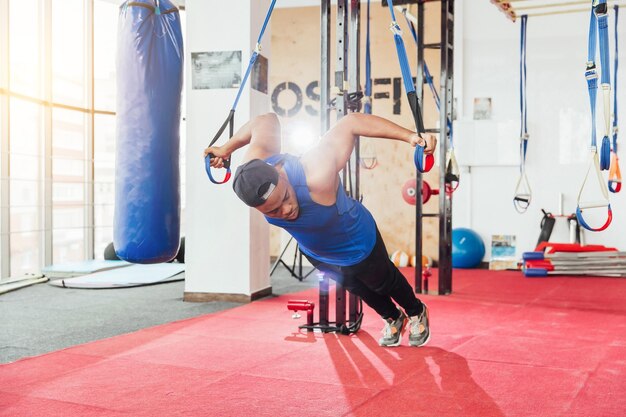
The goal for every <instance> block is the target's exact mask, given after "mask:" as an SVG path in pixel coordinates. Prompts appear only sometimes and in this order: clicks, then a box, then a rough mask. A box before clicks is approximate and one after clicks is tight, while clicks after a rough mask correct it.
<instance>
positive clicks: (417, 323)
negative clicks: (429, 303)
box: [409, 304, 430, 346]
mask: <svg viewBox="0 0 626 417" xmlns="http://www.w3.org/2000/svg"><path fill="white" fill-rule="evenodd" d="M423 305H424V311H422V314H420V315H419V316H413V317H409V346H424V345H425V344H426V343H428V341H429V340H430V327H429V323H428V307H426V304H423Z"/></svg>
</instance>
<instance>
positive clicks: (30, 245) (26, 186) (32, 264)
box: [9, 98, 43, 276]
mask: <svg viewBox="0 0 626 417" xmlns="http://www.w3.org/2000/svg"><path fill="white" fill-rule="evenodd" d="M41 120H42V107H41V106H40V105H38V104H35V103H30V102H27V101H24V100H20V99H17V98H11V100H10V124H9V129H10V130H9V137H10V150H11V153H10V155H9V178H10V180H9V201H10V206H9V219H10V223H9V230H10V235H9V242H10V253H9V257H10V259H11V264H10V271H9V273H10V275H11V276H20V275H24V274H27V273H32V272H36V271H37V270H38V269H39V268H40V265H41V262H42V239H43V234H42V232H43V222H42V219H43V204H42V203H43V183H42V181H41V178H42V177H43V174H42V170H43V158H42V157H41V154H42V147H43V133H42V129H41V125H42V123H41Z"/></svg>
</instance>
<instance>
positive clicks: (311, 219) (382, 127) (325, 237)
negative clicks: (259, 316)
mask: <svg viewBox="0 0 626 417" xmlns="http://www.w3.org/2000/svg"><path fill="white" fill-rule="evenodd" d="M360 136H364V137H372V138H383V139H390V140H398V141H403V142H406V143H408V144H410V145H411V146H416V145H417V144H420V145H422V146H425V153H427V154H431V153H432V152H433V151H434V150H435V147H436V145H437V141H436V139H435V137H434V136H433V135H427V134H423V135H421V136H420V135H418V134H416V133H414V132H412V131H410V130H408V129H405V128H403V127H401V126H399V125H397V124H395V123H393V122H391V121H389V120H387V119H383V118H381V117H378V116H373V115H367V114H361V113H352V114H349V115H347V116H345V117H343V118H342V119H341V120H340V121H339V122H337V124H336V125H335V126H334V127H333V128H332V129H330V130H329V131H328V132H327V133H326V135H324V137H323V138H322V139H321V140H320V142H319V144H318V145H317V146H315V147H314V148H313V149H311V150H309V151H308V152H306V153H305V154H304V155H302V156H301V157H299V158H298V157H295V156H292V155H288V154H281V131H280V123H279V121H278V117H277V116H276V115H275V114H266V115H263V116H259V117H256V118H254V119H253V120H251V121H249V122H248V123H246V124H245V125H244V126H242V127H241V129H239V131H238V132H237V133H236V134H235V135H233V137H232V138H230V140H229V141H228V142H227V143H226V144H224V146H221V147H210V148H207V149H206V150H205V156H206V155H208V154H209V153H211V154H213V155H214V157H213V158H211V166H212V167H214V168H222V167H223V166H224V160H225V159H229V158H230V155H231V154H232V153H233V152H234V151H236V150H237V149H239V148H242V147H244V146H246V145H250V146H249V147H248V149H247V152H246V155H245V157H244V163H243V164H242V165H241V166H239V167H238V168H237V171H236V173H235V177H234V180H233V189H234V190H235V193H236V194H237V196H238V197H239V198H240V199H241V200H242V201H243V202H244V203H246V204H247V205H248V206H250V207H254V208H256V209H257V210H259V211H260V212H261V213H263V214H264V215H265V218H266V219H267V221H268V222H269V223H270V224H273V225H276V226H279V227H282V228H283V229H285V230H287V231H288V232H289V233H290V234H291V235H292V236H293V237H294V238H295V239H296V241H297V242H298V244H299V246H300V250H301V251H302V253H303V254H304V255H305V256H306V257H307V259H309V261H310V262H311V263H312V264H313V265H314V266H315V267H316V268H317V269H319V270H320V271H322V272H324V273H325V274H328V275H329V276H330V277H331V278H332V279H334V280H336V281H338V282H341V283H342V284H343V286H344V288H346V289H347V290H348V291H350V292H351V293H353V294H355V295H357V296H359V297H361V299H362V300H363V301H364V302H365V303H366V304H367V305H369V306H370V307H372V308H373V309H374V310H375V311H376V312H377V313H378V314H380V316H381V317H382V318H383V320H384V322H385V327H384V328H383V336H382V337H381V339H380V340H379V344H380V345H381V346H398V345H400V343H401V341H402V334H403V333H404V331H405V329H406V327H407V324H408V325H409V326H408V327H409V345H410V346H422V345H424V344H426V342H428V340H429V338H430V329H429V321H428V309H427V308H426V305H425V304H423V303H422V302H421V301H420V300H419V299H417V298H416V297H415V294H414V292H413V289H412V288H411V286H410V285H409V283H408V281H407V280H406V278H405V277H404V276H403V275H402V274H401V273H400V271H399V270H398V268H396V266H395V265H394V264H393V263H392V262H391V260H390V259H389V254H388V252H387V249H386V248H385V244H384V242H383V240H382V238H381V236H380V233H379V231H378V229H377V227H376V222H375V221H374V218H373V217H372V215H371V214H370V212H369V211H368V210H367V209H366V208H365V207H364V206H363V205H362V204H361V203H360V202H358V201H356V200H354V199H352V198H350V197H348V196H346V193H345V192H344V191H343V187H342V186H341V181H340V179H339V172H340V171H342V170H343V168H344V167H345V166H346V164H347V162H348V160H349V159H350V155H351V154H352V150H353V149H354V143H355V139H356V138H357V137H360Z"/></svg>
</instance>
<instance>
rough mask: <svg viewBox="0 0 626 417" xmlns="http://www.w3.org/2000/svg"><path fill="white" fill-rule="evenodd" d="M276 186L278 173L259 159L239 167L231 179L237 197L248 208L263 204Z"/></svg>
mask: <svg viewBox="0 0 626 417" xmlns="http://www.w3.org/2000/svg"><path fill="white" fill-rule="evenodd" d="M277 184H278V171H277V170H276V168H274V167H273V166H272V165H270V164H268V163H267V162H265V161H262V160H260V159H252V160H250V161H248V162H246V163H245V164H243V165H240V166H239V167H238V168H237V172H235V178H234V179H233V190H235V194H237V197H239V198H240V199H241V201H243V202H244V203H246V204H247V205H249V206H250V207H257V206H260V205H261V204H263V203H265V202H266V201H267V199H268V198H269V196H270V195H271V194H272V191H274V188H276V185H277Z"/></svg>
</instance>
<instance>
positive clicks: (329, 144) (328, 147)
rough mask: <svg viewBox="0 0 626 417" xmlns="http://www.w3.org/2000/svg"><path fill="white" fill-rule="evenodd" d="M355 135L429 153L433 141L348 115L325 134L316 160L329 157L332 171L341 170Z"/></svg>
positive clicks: (431, 137) (369, 117) (359, 115)
mask: <svg viewBox="0 0 626 417" xmlns="http://www.w3.org/2000/svg"><path fill="white" fill-rule="evenodd" d="M359 136H364V137H371V138H383V139H390V140H398V141H401V142H406V143H408V144H410V145H411V146H416V145H418V144H419V145H422V146H425V150H424V151H425V153H427V154H430V153H433V152H434V150H435V147H436V146H437V139H436V138H435V136H434V135H431V134H422V136H420V135H418V134H417V133H415V132H413V131H411V130H409V129H405V128H404V127H402V126H400V125H397V124H396V123H394V122H392V121H390V120H387V119H384V118H382V117H378V116H374V115H371V114H362V113H350V114H349V115H347V116H345V117H344V118H342V119H341V120H340V121H339V122H338V123H337V124H336V125H335V126H333V128H332V129H330V130H329V131H328V133H326V134H325V135H324V137H323V138H322V140H321V141H320V144H319V146H318V147H316V148H315V149H313V150H311V152H313V153H314V154H315V157H316V158H331V159H332V160H333V161H334V164H335V169H336V171H335V172H339V171H341V170H342V169H343V168H344V167H345V165H346V163H347V162H348V160H349V159H350V155H351V154H352V150H353V148H354V142H355V139H356V138H357V137H359Z"/></svg>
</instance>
